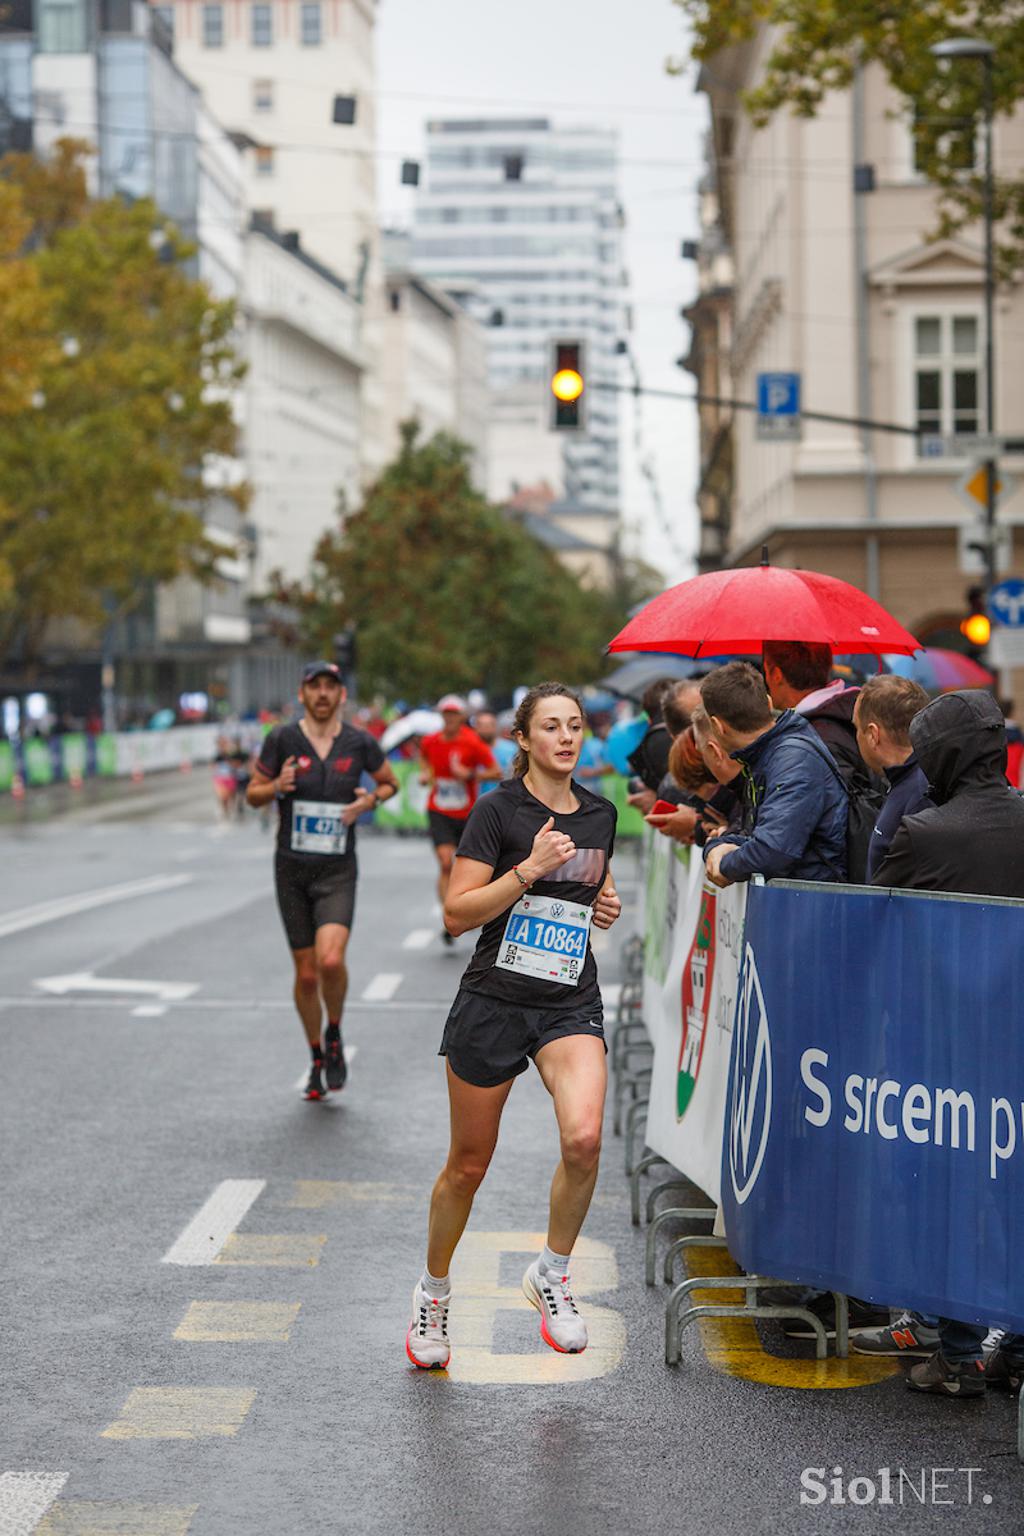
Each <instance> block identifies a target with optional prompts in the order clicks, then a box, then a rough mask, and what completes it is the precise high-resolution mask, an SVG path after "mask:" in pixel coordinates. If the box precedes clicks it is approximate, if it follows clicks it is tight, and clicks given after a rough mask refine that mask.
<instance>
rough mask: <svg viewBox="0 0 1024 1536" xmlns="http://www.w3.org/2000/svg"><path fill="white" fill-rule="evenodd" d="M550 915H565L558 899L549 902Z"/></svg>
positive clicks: (556, 916)
mask: <svg viewBox="0 0 1024 1536" xmlns="http://www.w3.org/2000/svg"><path fill="white" fill-rule="evenodd" d="M551 916H552V917H554V918H559V917H564V916H565V908H564V907H563V906H562V903H561V902H560V901H553V902H552V903H551Z"/></svg>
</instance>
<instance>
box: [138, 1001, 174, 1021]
mask: <svg viewBox="0 0 1024 1536" xmlns="http://www.w3.org/2000/svg"><path fill="white" fill-rule="evenodd" d="M166 1012H167V1005H166V1004H165V1003H141V1004H140V1005H139V1007H138V1008H133V1009H132V1018H133V1019H160V1018H163V1016H164V1014H165V1013H166Z"/></svg>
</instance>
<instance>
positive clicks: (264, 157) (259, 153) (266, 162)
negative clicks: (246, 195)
mask: <svg viewBox="0 0 1024 1536" xmlns="http://www.w3.org/2000/svg"><path fill="white" fill-rule="evenodd" d="M273 174H274V151H273V149H271V148H270V146H269V145H267V144H260V145H258V146H257V149H256V175H257V176H273Z"/></svg>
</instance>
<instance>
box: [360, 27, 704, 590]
mask: <svg viewBox="0 0 1024 1536" xmlns="http://www.w3.org/2000/svg"><path fill="white" fill-rule="evenodd" d="M377 44H378V52H377V63H378V76H377V77H378V85H379V90H380V113H381V117H380V148H381V151H382V158H381V161H380V184H379V195H380V207H381V218H382V221H383V222H384V223H391V224H396V225H403V224H405V225H407V224H408V223H409V221H410V210H411V207H412V201H411V196H412V194H411V193H409V191H408V190H407V189H404V188H401V187H400V186H399V185H398V172H399V161H400V160H401V158H402V157H404V156H408V157H410V158H417V157H419V156H420V155H421V154H422V153H423V149H424V134H423V124H424V123H425V121H426V120H427V118H429V117H432V116H441V115H447V116H451V117H454V116H463V115H472V114H481V113H488V114H490V113H497V112H500V113H502V114H518V113H520V112H522V113H529V114H537V113H543V114H545V115H549V116H550V117H551V118H552V119H553V120H555V121H562V122H580V121H587V122H594V123H610V124H613V125H614V126H616V127H618V129H619V130H620V134H621V146H622V161H623V164H622V188H621V190H622V200H623V203H624V204H625V208H626V216H627V221H628V227H627V232H626V266H627V269H628V271H629V273H630V279H631V293H630V299H631V302H632V304H633V309H634V330H633V337H632V344H633V350H634V353H635V355H636V358H637V361H638V364H639V368H640V373H641V377H642V380H643V382H644V384H646V385H648V386H650V387H652V388H661V389H679V390H682V391H687V392H688V391H690V390H691V389H692V388H693V379H692V378H691V376H690V375H689V374H685V373H683V372H682V371H681V370H680V369H679V368H677V367H676V366H675V359H676V358H677V357H679V356H680V354H681V353H682V352H683V351H684V350H685V345H686V338H687V327H686V326H685V325H684V324H683V322H682V320H680V318H679V309H680V306H681V305H682V304H684V303H686V302H688V301H689V300H690V298H691V297H692V295H693V291H694V277H695V274H694V270H693V265H692V263H688V262H684V261H682V260H681V259H680V255H679V246H680V242H681V241H682V240H683V239H687V238H693V237H694V236H695V235H696V233H697V183H698V181H699V179H700V174H701V166H702V138H703V132H704V123H705V119H706V111H705V104H704V101H703V99H702V98H701V97H699V96H697V95H695V93H694V89H693V79H694V74H693V69H692V67H691V68H690V69H688V70H687V72H686V74H685V75H683V76H682V77H675V78H673V77H671V76H669V75H668V74H667V73H666V70H665V63H666V60H667V59H668V58H670V57H671V56H676V57H678V56H679V55H681V54H683V53H684V51H685V32H684V28H683V17H682V13H681V12H680V11H679V9H678V8H677V7H676V6H674V5H672V4H671V0H629V3H628V4H626V3H625V0H517V3H516V4H515V5H499V4H497V3H496V0H380V12H379V19H378V29H377ZM633 411H634V405H633V402H632V401H631V400H629V401H627V402H626V404H625V406H624V411H623V429H624V430H623V453H624V464H625V473H624V485H623V518H624V522H625V524H626V528H627V538H628V539H629V541H630V544H631V546H632V548H633V550H634V551H636V552H638V553H640V554H641V555H642V556H643V557H644V558H645V559H646V560H648V561H649V562H650V563H651V564H652V565H655V566H657V567H658V569H659V570H661V571H662V572H663V574H664V575H665V577H666V579H667V580H672V581H678V580H680V579H682V578H683V577H684V576H687V575H690V574H691V567H690V564H689V562H690V561H691V560H692V558H693V555H694V553H695V551H696V544H697V514H696V510H695V502H694V487H695V484H696V477H697V459H698V454H697V426H696V414H695V411H694V408H693V407H692V406H689V405H685V404H680V403H677V402H674V401H656V400H648V401H645V402H644V403H643V406H642V417H641V428H642V432H643V436H644V443H645V449H646V452H647V453H648V454H649V455H650V456H651V458H652V459H653V462H654V464H655V466H656V469H657V478H658V483H659V486H660V490H661V497H662V501H663V505H664V523H660V522H659V520H658V517H657V515H656V512H655V508H654V505H653V499H652V496H651V493H650V490H649V488H648V485H647V482H646V480H645V479H644V477H643V476H642V475H641V473H640V469H639V456H638V454H637V451H636V448H635V446H634V421H633ZM665 524H667V528H666V526H665Z"/></svg>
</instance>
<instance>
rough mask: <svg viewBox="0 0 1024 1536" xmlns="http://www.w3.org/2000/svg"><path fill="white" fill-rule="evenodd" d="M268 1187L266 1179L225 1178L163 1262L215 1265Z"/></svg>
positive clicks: (168, 1251)
mask: <svg viewBox="0 0 1024 1536" xmlns="http://www.w3.org/2000/svg"><path fill="white" fill-rule="evenodd" d="M266 1187H267V1181H266V1179H224V1180H223V1181H222V1182H221V1183H220V1184H218V1185H217V1187H216V1189H215V1190H214V1191H213V1194H212V1195H211V1196H210V1198H209V1200H207V1202H206V1204H205V1205H204V1206H203V1207H202V1209H201V1210H200V1211H198V1212H197V1213H196V1215H195V1216H193V1218H192V1220H191V1221H190V1222H189V1224H188V1226H187V1227H186V1228H185V1229H184V1231H183V1232H182V1233H181V1235H180V1236H179V1237H178V1239H177V1241H176V1242H174V1243H172V1244H171V1246H170V1248H168V1250H167V1252H166V1253H165V1254H164V1256H163V1259H162V1260H161V1263H163V1264H212V1263H213V1262H214V1260H215V1259H216V1257H217V1255H218V1254H219V1253H220V1251H221V1249H222V1248H223V1247H224V1244H225V1243H226V1242H227V1240H228V1238H229V1237H230V1236H231V1234H232V1232H233V1231H234V1230H235V1228H236V1227H237V1226H238V1223H239V1222H240V1221H241V1219H242V1217H243V1216H244V1215H245V1213H246V1211H247V1210H248V1209H249V1207H250V1206H251V1205H252V1204H253V1202H254V1201H255V1200H257V1199H258V1198H259V1196H260V1195H261V1194H262V1193H263V1191H264V1190H265V1189H266Z"/></svg>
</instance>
